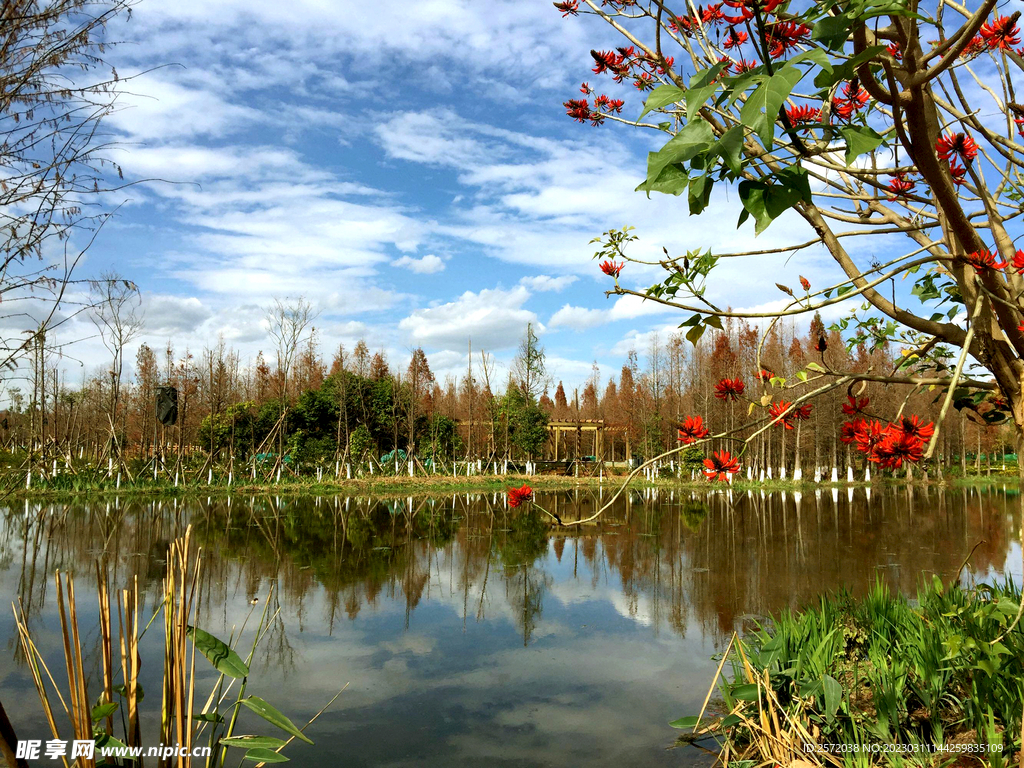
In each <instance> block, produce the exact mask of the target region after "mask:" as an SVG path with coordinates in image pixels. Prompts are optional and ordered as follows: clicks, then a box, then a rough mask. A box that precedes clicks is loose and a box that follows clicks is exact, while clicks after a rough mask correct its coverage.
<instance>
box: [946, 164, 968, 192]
mask: <svg viewBox="0 0 1024 768" xmlns="http://www.w3.org/2000/svg"><path fill="white" fill-rule="evenodd" d="M949 175H950V176H952V177H953V183H954V184H956V185H957V186H958V187H959V186H960V185H961V184H963V183H964V181H965V178H964V177H965V176H967V169H966V168H965V167H964V166H962V165H957V164H956V160H950V162H949Z"/></svg>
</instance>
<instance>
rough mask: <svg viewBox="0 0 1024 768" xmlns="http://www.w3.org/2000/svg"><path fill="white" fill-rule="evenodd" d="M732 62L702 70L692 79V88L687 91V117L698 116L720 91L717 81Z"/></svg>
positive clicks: (719, 63) (721, 62) (728, 61)
mask: <svg viewBox="0 0 1024 768" xmlns="http://www.w3.org/2000/svg"><path fill="white" fill-rule="evenodd" d="M731 63H732V62H731V61H730V60H728V59H727V60H725V61H720V62H718V63H717V64H715V65H714V66H713V67H709V68H708V69H705V70H702V71H701V72H699V73H697V74H696V75H694V76H693V77H692V78H690V88H689V90H687V91H686V117H687V119H692V118H695V117H696V116H697V111H698V110H699V109H700V108H701V107H703V106H704V103H705V102H706V101H707V100H708V98H709V97H710V96H711V95H712V94H713V93H714V92H715V91H717V90H718V88H719V84H718V83H717V82H715V79H716V78H717V77H718V76H719V75H720V74H722V70H723V69H725V68H726V67H727V66H729V65H730V64H731Z"/></svg>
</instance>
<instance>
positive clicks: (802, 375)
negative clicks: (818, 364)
mask: <svg viewBox="0 0 1024 768" xmlns="http://www.w3.org/2000/svg"><path fill="white" fill-rule="evenodd" d="M796 377H797V378H798V379H800V381H807V371H797V372H796Z"/></svg>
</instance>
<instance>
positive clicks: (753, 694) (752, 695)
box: [730, 683, 758, 701]
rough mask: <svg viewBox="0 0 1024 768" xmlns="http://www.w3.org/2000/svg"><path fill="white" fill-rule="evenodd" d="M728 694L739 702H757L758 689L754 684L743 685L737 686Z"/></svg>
mask: <svg viewBox="0 0 1024 768" xmlns="http://www.w3.org/2000/svg"><path fill="white" fill-rule="evenodd" d="M730 693H731V694H732V695H733V698H735V699H739V700H740V701H757V697H758V687H757V684H756V683H744V684H743V685H737V686H736V687H735V688H733V689H732V690H731V691H730Z"/></svg>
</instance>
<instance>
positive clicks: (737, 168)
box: [715, 125, 743, 174]
mask: <svg viewBox="0 0 1024 768" xmlns="http://www.w3.org/2000/svg"><path fill="white" fill-rule="evenodd" d="M715 152H716V153H717V154H718V156H719V157H721V158H722V159H723V160H724V161H725V164H726V165H727V166H728V168H729V170H730V171H732V172H733V173H735V174H739V173H740V172H741V171H742V170H743V126H742V125H734V126H733V127H732V128H730V129H729V130H728V131H726V132H725V133H723V134H722V138H720V139H719V140H718V143H717V144H715Z"/></svg>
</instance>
